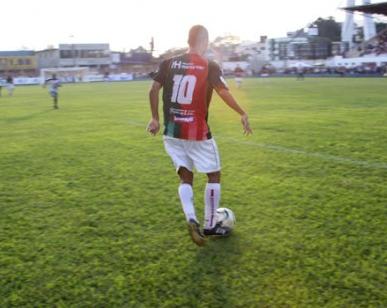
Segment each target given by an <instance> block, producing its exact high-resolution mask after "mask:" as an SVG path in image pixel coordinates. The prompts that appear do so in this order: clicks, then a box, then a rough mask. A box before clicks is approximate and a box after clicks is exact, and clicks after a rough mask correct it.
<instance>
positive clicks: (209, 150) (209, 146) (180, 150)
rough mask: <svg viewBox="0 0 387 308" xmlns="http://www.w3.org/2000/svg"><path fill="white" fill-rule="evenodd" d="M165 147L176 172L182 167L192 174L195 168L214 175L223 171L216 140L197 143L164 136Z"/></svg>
mask: <svg viewBox="0 0 387 308" xmlns="http://www.w3.org/2000/svg"><path fill="white" fill-rule="evenodd" d="M164 147H165V150H166V151H167V153H168V155H169V156H170V157H171V159H172V161H173V164H174V165H175V168H176V172H177V171H179V169H180V167H185V168H187V169H188V170H189V171H191V172H192V171H193V168H194V167H195V169H196V170H197V171H198V172H200V173H213V172H217V171H220V169H221V168H220V158H219V152H218V147H217V145H216V142H215V140H214V139H209V140H202V141H195V140H184V139H177V138H172V137H168V136H164Z"/></svg>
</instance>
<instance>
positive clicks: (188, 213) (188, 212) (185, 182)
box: [177, 167, 197, 221]
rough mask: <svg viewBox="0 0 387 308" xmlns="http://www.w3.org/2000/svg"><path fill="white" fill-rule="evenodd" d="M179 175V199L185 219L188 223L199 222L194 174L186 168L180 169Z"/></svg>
mask: <svg viewBox="0 0 387 308" xmlns="http://www.w3.org/2000/svg"><path fill="white" fill-rule="evenodd" d="M177 173H178V175H179V177H180V185H179V197H180V201H181V205H182V207H183V212H184V215H185V218H186V220H187V221H190V220H191V219H193V220H195V221H197V218H196V214H195V207H194V198H193V197H194V196H193V188H192V184H193V173H192V172H191V171H190V170H188V169H187V168H185V167H180V168H179V170H178V171H177Z"/></svg>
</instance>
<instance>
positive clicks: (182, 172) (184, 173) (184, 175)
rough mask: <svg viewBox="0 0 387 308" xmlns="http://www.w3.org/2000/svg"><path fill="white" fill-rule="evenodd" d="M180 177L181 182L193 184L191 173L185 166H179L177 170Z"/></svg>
mask: <svg viewBox="0 0 387 308" xmlns="http://www.w3.org/2000/svg"><path fill="white" fill-rule="evenodd" d="M177 173H178V174H179V177H180V181H181V183H182V184H190V185H191V186H192V184H193V173H192V172H191V171H189V170H188V169H187V168H184V167H180V168H179V170H178V171H177Z"/></svg>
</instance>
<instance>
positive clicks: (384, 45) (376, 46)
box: [359, 32, 387, 56]
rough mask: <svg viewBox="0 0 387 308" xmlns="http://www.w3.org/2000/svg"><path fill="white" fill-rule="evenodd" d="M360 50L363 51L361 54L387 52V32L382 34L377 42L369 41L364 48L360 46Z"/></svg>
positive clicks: (377, 54)
mask: <svg viewBox="0 0 387 308" xmlns="http://www.w3.org/2000/svg"><path fill="white" fill-rule="evenodd" d="M359 51H361V54H360V55H361V56H364V55H376V56H379V55H382V54H387V32H384V33H382V34H380V35H379V36H378V38H377V39H376V41H375V42H373V43H369V44H368V45H366V46H365V47H363V48H361V47H360V48H359Z"/></svg>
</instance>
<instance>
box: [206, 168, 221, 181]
mask: <svg viewBox="0 0 387 308" xmlns="http://www.w3.org/2000/svg"><path fill="white" fill-rule="evenodd" d="M207 177H208V183H220V171H217V172H212V173H207Z"/></svg>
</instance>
